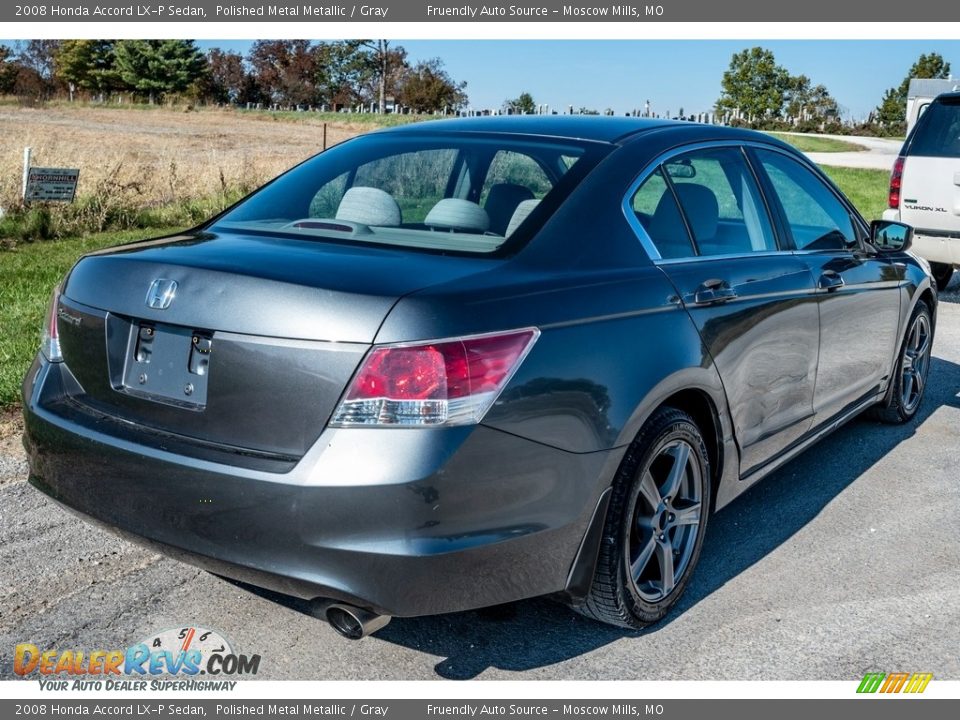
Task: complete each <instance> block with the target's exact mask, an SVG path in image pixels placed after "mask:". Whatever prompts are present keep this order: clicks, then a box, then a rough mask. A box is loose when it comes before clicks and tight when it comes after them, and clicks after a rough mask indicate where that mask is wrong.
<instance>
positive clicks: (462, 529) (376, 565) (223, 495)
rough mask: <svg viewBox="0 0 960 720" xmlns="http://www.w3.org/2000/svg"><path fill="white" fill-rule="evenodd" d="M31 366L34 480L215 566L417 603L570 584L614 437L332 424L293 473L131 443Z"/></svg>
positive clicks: (459, 602) (110, 521)
mask: <svg viewBox="0 0 960 720" xmlns="http://www.w3.org/2000/svg"><path fill="white" fill-rule="evenodd" d="M59 372H60V368H59V367H58V366H57V365H56V364H48V363H46V361H45V360H43V359H42V358H38V359H37V361H35V363H34V366H33V367H32V368H31V370H30V372H29V373H28V375H27V379H26V380H25V381H24V416H25V420H26V422H25V432H24V444H25V446H26V447H27V450H28V455H29V461H30V482H31V483H32V484H33V485H34V486H35V487H37V488H38V489H40V490H41V491H43V492H44V493H46V494H47V495H49V496H50V497H52V498H53V499H54V500H56V501H57V502H59V503H61V504H62V505H64V506H66V507H67V508H69V509H71V510H73V511H76V512H78V513H80V514H82V515H84V516H86V517H88V518H90V519H92V520H94V521H95V522H97V523H99V524H101V525H104V526H107V527H109V528H110V529H112V530H114V531H117V532H119V533H120V534H122V535H126V536H132V538H133V539H135V540H137V541H139V542H141V543H142V544H145V545H148V546H152V547H155V548H157V549H159V550H160V551H161V552H164V553H165V554H169V555H172V556H174V557H177V558H179V559H182V560H185V561H186V562H190V563H192V564H195V565H198V566H200V567H203V568H205V569H208V570H210V571H211V572H214V573H217V574H220V575H225V576H227V577H231V578H234V579H237V580H241V581H244V582H248V583H250V584H253V585H257V586H260V587H265V588H268V589H271V590H275V591H277V592H281V593H284V594H288V595H294V596H297V597H300V598H304V599H310V600H313V599H335V600H340V601H345V602H350V603H353V604H356V605H359V606H362V607H366V608H369V609H371V610H373V611H375V612H378V613H382V614H387V615H395V616H412V615H426V614H435V613H444V612H452V611H460V610H467V609H472V608H477V607H483V606H488V605H494V604H499V603H504V602H510V601H514V600H519V599H523V598H527V597H533V596H537V595H544V594H548V593H553V592H558V591H562V590H564V588H565V587H566V585H567V578H568V577H569V576H570V572H571V567H572V565H573V563H574V560H575V558H576V557H577V555H578V550H579V547H580V544H581V541H582V539H583V537H584V534H585V532H586V530H587V527H588V525H589V524H590V521H591V518H592V516H593V512H594V509H595V507H596V504H597V499H598V497H599V496H600V495H601V493H602V491H603V490H604V488H605V486H606V484H607V483H608V482H609V480H604V478H607V479H608V478H609V477H612V475H613V472H614V470H615V468H616V465H617V464H618V463H619V459H620V456H621V455H622V453H623V449H620V450H610V451H603V452H597V453H588V454H572V453H567V452H564V451H561V450H557V449H555V448H551V447H548V446H545V445H541V444H539V443H535V442H531V441H528V440H524V439H522V438H519V437H516V436H514V435H510V434H508V433H504V432H501V431H498V430H494V429H492V428H487V427H484V426H478V427H458V428H436V429H426V430H425V429H414V430H409V429H386V430H383V429H351V430H330V429H328V430H325V431H324V432H323V434H322V435H321V436H320V439H319V441H318V442H317V443H316V445H315V446H314V447H313V448H312V449H311V450H310V451H309V452H308V453H307V455H306V456H304V458H303V459H302V460H301V461H300V462H299V463H297V465H296V467H294V468H293V470H291V471H289V472H287V473H282V474H281V473H270V472H263V471H259V470H254V469H250V468H241V467H235V466H232V465H224V464H217V463H213V462H209V461H205V460H198V459H196V458H188V457H184V456H180V455H175V454H173V453H170V452H167V451H164V450H162V449H158V448H154V447H147V446H143V445H136V444H134V443H132V442H130V441H128V440H126V439H119V438H116V437H112V436H110V435H108V434H106V433H103V432H98V431H97V430H95V429H92V428H90V427H86V426H81V425H77V424H75V423H72V422H71V421H70V420H69V419H66V418H63V417H60V416H59V415H57V414H56V413H53V412H51V411H50V410H49V409H47V407H45V403H44V397H43V395H44V386H45V385H47V384H49V385H50V386H51V387H52V386H56V385H57V383H56V382H50V383H48V382H47V381H48V380H49V378H50V376H51V375H52V374H55V373H59Z"/></svg>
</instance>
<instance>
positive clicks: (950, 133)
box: [908, 99, 960, 158]
mask: <svg viewBox="0 0 960 720" xmlns="http://www.w3.org/2000/svg"><path fill="white" fill-rule="evenodd" d="M908 154H910V155H923V156H927V157H949V158H957V157H960V99H957V100H949V101H942V100H941V101H938V102H935V103H932V104H931V105H930V107H929V108H927V111H926V112H925V113H923V115H921V116H920V119H919V120H918V121H917V129H916V132H915V133H914V135H913V140H912V141H911V143H910V149H909V150H908Z"/></svg>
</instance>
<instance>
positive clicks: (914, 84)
mask: <svg viewBox="0 0 960 720" xmlns="http://www.w3.org/2000/svg"><path fill="white" fill-rule="evenodd" d="M957 90H960V79H958V78H955V77H950V78H948V79H946V80H928V79H920V78H912V79H911V80H910V86H909V88H908V89H907V132H908V133H909V132H910V131H911V130H912V129H913V126H914V124H915V123H916V122H917V118H919V117H920V116H921V115H922V114H923V111H924V110H926V109H927V106H928V105H929V104H930V103H931V102H933V99H934V98H935V97H936V96H937V95H940V94H942V93H946V92H955V91H957Z"/></svg>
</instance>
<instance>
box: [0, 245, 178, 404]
mask: <svg viewBox="0 0 960 720" xmlns="http://www.w3.org/2000/svg"><path fill="white" fill-rule="evenodd" d="M174 231H175V229H173V228H171V229H168V230H134V231H125V232H112V233H101V234H97V235H89V236H87V237H84V238H78V239H72V240H59V241H51V242H43V243H33V244H29V245H21V246H19V247H18V248H17V249H15V250H0V408H4V407H9V406H11V405H15V404H16V403H17V402H19V399H20V381H21V380H22V379H23V376H24V374H25V373H26V372H27V368H28V367H30V363H31V362H32V361H33V356H34V354H35V353H36V352H37V348H38V347H39V344H40V328H41V327H42V325H43V314H44V312H45V311H46V308H47V303H48V302H49V301H50V293H51V291H52V290H53V287H54V285H56V284H57V283H58V282H60V280H61V279H62V278H63V276H64V275H65V274H66V272H67V271H68V270H69V269H70V268H71V267H72V266H73V263H75V262H76V261H77V258H79V257H80V256H81V255H83V254H84V253H88V252H91V251H93V250H98V249H99V248H102V247H107V246H110V245H119V244H121V243H124V242H129V241H132V240H141V239H143V238H146V237H150V236H151V235H155V236H161V235H165V234H167V233H170V232H174Z"/></svg>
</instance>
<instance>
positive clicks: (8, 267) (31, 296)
mask: <svg viewBox="0 0 960 720" xmlns="http://www.w3.org/2000/svg"><path fill="white" fill-rule="evenodd" d="M826 171H827V174H828V175H829V176H830V177H831V178H833V181H834V182H836V183H837V185H838V186H839V187H840V189H841V190H843V192H844V193H846V194H847V196H848V197H849V198H850V199H851V200H852V201H853V203H854V204H855V205H856V206H857V208H858V209H859V210H860V212H861V213H863V216H864V217H865V218H866V219H867V220H873V219H875V218H879V217H880V215H881V213H882V212H883V209H884V207H886V198H887V183H888V181H889V174H888V173H887V172H884V171H882V170H855V169H850V168H826ZM173 231H174V230H173V229H169V230H133V231H125V232H112V233H102V234H97V235H89V236H87V237H83V238H79V239H70V240H59V241H50V242H41V243H32V244H25V245H20V246H19V247H17V248H16V249H15V250H7V251H4V250H0V407H9V406H12V405H15V404H16V403H18V402H19V398H20V381H21V380H22V378H23V375H24V373H26V371H27V368H28V367H29V366H30V363H31V361H32V360H33V356H34V353H36V351H37V347H38V344H39V337H40V327H41V325H42V323H43V313H44V311H45V309H46V306H47V303H48V302H49V300H50V291H51V290H52V289H53V286H54V285H56V284H57V283H58V282H59V281H60V280H61V279H62V278H63V276H64V274H65V273H66V272H67V270H69V269H70V267H71V266H72V265H73V263H74V262H76V260H77V258H78V257H80V256H81V255H83V254H84V253H87V252H91V251H92V250H97V249H99V248H102V247H108V246H110V245H119V244H120V243H123V242H128V241H131V240H139V239H142V238H146V237H150V236H160V235H164V234H166V233H168V232H173Z"/></svg>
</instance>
